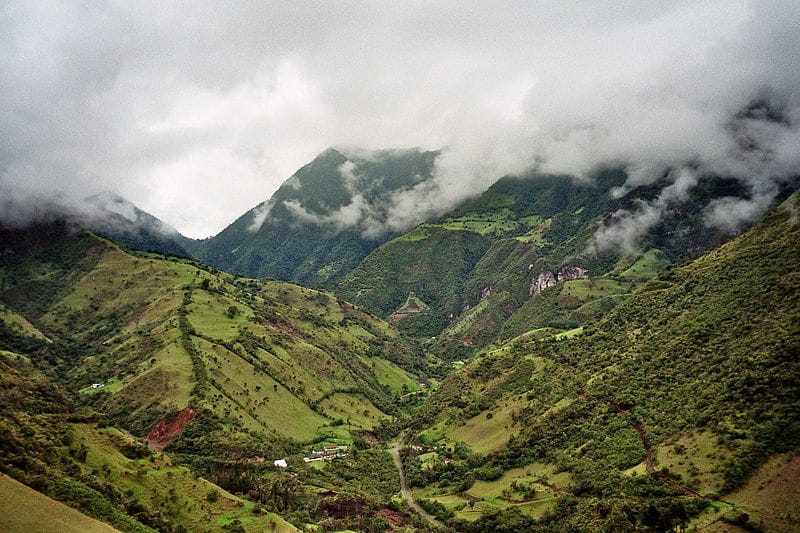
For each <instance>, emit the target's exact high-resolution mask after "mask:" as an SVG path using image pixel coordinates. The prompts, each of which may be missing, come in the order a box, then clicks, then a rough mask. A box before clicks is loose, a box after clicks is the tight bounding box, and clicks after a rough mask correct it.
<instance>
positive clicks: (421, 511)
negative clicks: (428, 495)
mask: <svg viewBox="0 0 800 533" xmlns="http://www.w3.org/2000/svg"><path fill="white" fill-rule="evenodd" d="M390 451H391V452H392V457H394V464H395V466H396V467H397V471H398V472H400V486H401V487H402V489H403V498H404V499H405V500H406V502H407V503H408V505H410V506H411V508H412V509H414V510H415V511H416V512H418V513H419V514H420V515H422V516H423V517H424V518H425V519H426V520H427V521H428V522H430V523H431V524H433V525H434V526H435V527H437V528H439V529H446V528H445V526H444V524H442V523H441V522H439V521H438V520H436V519H435V518H434V517H433V516H431V515H430V514H428V513H427V512H426V511H425V509H423V508H422V507H420V506H419V505H418V504H417V502H415V501H414V498H413V497H412V496H411V491H409V490H408V483H406V473H405V472H404V471H403V462H402V461H401V460H400V444H395V445H394V446H392V449H391V450H390Z"/></svg>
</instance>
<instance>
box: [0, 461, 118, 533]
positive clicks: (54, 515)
mask: <svg viewBox="0 0 800 533" xmlns="http://www.w3.org/2000/svg"><path fill="white" fill-rule="evenodd" d="M0 494H2V495H3V497H2V498H0V530H2V531H8V532H9V533H11V532H15V531H18V532H22V531H26V532H30V533H36V532H42V533H44V532H49V531H59V532H61V533H104V532H112V531H117V530H116V529H114V528H113V527H111V526H109V525H108V524H104V523H103V522H100V521H98V520H95V519H94V518H89V517H88V516H86V515H84V514H81V513H80V512H78V511H76V510H75V509H72V508H71V507H67V506H66V505H64V504H63V503H61V502H58V501H56V500H54V499H52V498H49V497H47V496H45V495H44V494H42V493H41V492H36V491H35V490H33V489H31V488H29V487H26V486H25V485H23V484H22V483H20V482H19V481H16V480H15V479H12V478H10V477H8V476H6V475H5V474H0Z"/></svg>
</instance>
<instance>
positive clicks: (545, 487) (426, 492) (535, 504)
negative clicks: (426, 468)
mask: <svg viewBox="0 0 800 533" xmlns="http://www.w3.org/2000/svg"><path fill="white" fill-rule="evenodd" d="M555 471H556V468H555V466H553V465H546V464H543V463H533V464H530V465H528V466H525V467H522V468H515V469H512V470H507V471H506V472H505V473H504V474H503V476H502V477H500V478H499V479H497V480H495V481H476V482H475V483H474V484H473V485H472V487H471V488H470V489H469V490H468V491H466V492H465V493H464V494H453V493H452V492H451V489H450V488H439V487H427V488H425V489H416V490H414V491H413V492H414V497H415V498H427V499H431V500H435V501H437V502H439V503H441V504H443V505H444V506H445V507H446V508H448V509H450V510H452V511H453V512H455V516H456V518H459V519H462V520H469V521H474V520H477V519H478V518H480V517H481V515H482V514H485V513H491V512H496V511H498V510H500V509H505V508H507V507H511V506H514V507H517V508H518V509H519V510H521V511H523V512H524V513H525V514H528V515H529V516H532V517H534V518H539V517H541V516H542V515H543V514H544V513H545V512H546V511H548V510H550V509H552V508H553V507H554V506H555V504H556V500H557V494H558V493H559V491H560V490H562V489H563V488H565V487H566V486H567V485H568V484H569V483H570V476H569V474H567V473H565V472H562V473H558V474H557V473H555Z"/></svg>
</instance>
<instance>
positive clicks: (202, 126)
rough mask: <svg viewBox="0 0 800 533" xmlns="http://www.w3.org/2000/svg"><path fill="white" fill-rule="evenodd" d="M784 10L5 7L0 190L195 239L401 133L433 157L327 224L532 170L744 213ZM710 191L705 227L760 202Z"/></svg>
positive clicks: (782, 73)
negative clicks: (102, 202) (129, 218)
mask: <svg viewBox="0 0 800 533" xmlns="http://www.w3.org/2000/svg"><path fill="white" fill-rule="evenodd" d="M798 23H800V4H798V3H797V2H793V1H789V0H787V1H770V2H766V1H759V0H752V1H747V0H742V1H737V2H729V1H722V0H691V1H690V0H686V1H677V2H649V1H643V2H636V3H634V4H632V5H631V4H626V5H624V6H623V5H620V4H619V3H615V2H603V1H600V2H592V3H581V4H580V5H573V4H571V3H550V2H548V3H540V2H529V1H520V2H512V3H510V4H504V5H503V7H501V8H499V7H498V6H494V5H488V4H486V5H476V6H471V8H470V9H464V8H463V6H462V5H461V4H460V3H456V2H448V1H445V2H441V3H436V4H434V5H427V4H426V5H422V4H419V5H417V4H409V3H398V4H396V5H395V4H391V3H381V4H364V3H361V2H350V1H344V2H337V3H336V5H333V4H330V5H328V4H324V3H323V4H320V3H319V2H303V1H298V2H292V3H291V4H286V5H285V6H278V5H273V4H268V3H265V4H259V3H236V4H231V5H227V4H226V5H224V6H223V5H221V4H219V3H217V2H210V1H209V2H206V1H204V0H198V1H197V2H194V3H193V5H192V9H191V10H187V9H185V6H180V5H173V4H163V3H156V2H148V1H144V2H115V1H112V2H103V3H77V2H75V3H64V2H47V1H44V2H25V1H15V0H11V1H9V2H5V3H4V4H3V6H2V7H1V8H0V50H3V52H2V54H0V86H2V87H3V91H2V94H0V139H2V140H1V141H0V161H2V168H0V185H13V187H3V188H2V189H0V190H2V191H3V192H4V193H5V191H10V192H12V193H13V194H15V199H16V200H17V201H19V202H21V201H34V200H32V199H33V198H42V197H44V198H48V199H54V200H57V199H60V198H61V197H62V196H65V195H66V196H74V198H75V199H78V200H80V199H82V198H85V197H87V196H90V195H92V194H95V193H97V192H100V191H103V190H110V191H113V192H115V193H117V194H120V195H121V196H123V197H125V198H127V199H129V200H131V201H132V202H134V203H135V204H136V205H139V206H140V207H142V208H143V209H145V210H146V211H148V212H151V213H153V214H155V215H156V216H158V217H159V218H161V219H163V220H165V221H166V222H168V223H170V224H172V225H173V226H176V227H178V228H179V229H180V230H182V231H183V232H184V233H186V234H189V235H190V236H195V237H203V236H208V235H210V234H212V233H216V232H218V231H219V230H220V229H222V228H223V227H224V226H225V225H226V224H228V223H229V222H230V221H232V220H234V219H235V218H236V217H237V216H239V215H240V214H241V213H243V212H245V211H247V210H248V209H250V208H252V207H253V206H254V205H257V204H259V202H263V201H265V200H267V199H268V198H269V197H270V195H271V194H272V193H273V192H274V191H275V190H277V188H278V187H279V186H280V184H281V183H282V181H283V180H284V179H285V178H286V177H287V176H290V175H291V174H292V173H293V172H294V171H295V170H297V169H298V168H299V167H300V166H302V165H303V164H305V163H307V162H308V161H310V160H311V159H312V158H313V157H314V156H315V155H316V154H317V153H319V152H321V151H322V150H324V149H325V148H327V147H330V146H342V145H345V146H356V147H359V148H364V149H367V150H377V149H383V148H390V147H408V146H419V147H420V148H422V149H424V150H436V149H442V155H441V157H440V158H439V161H437V171H436V175H435V176H434V178H433V180H431V181H429V182H426V183H420V184H417V186H415V187H413V188H411V189H409V190H406V191H399V192H397V194H396V195H395V196H394V197H393V198H392V200H391V202H388V203H387V204H386V205H383V204H381V205H369V206H366V205H364V202H363V201H362V200H364V199H363V198H362V199H359V198H358V197H354V198H353V201H352V202H351V204H350V206H348V209H344V210H343V211H342V212H341V213H338V215H339V218H338V219H337V220H339V225H343V224H347V223H349V222H350V221H352V220H354V219H355V218H358V216H360V217H361V219H362V220H368V219H370V217H373V219H374V220H375V221H377V223H378V224H382V225H383V226H382V227H384V228H386V229H387V230H390V231H396V230H402V229H405V228H408V227H410V226H412V225H414V224H415V223H418V222H419V221H422V220H425V219H427V218H430V217H432V216H437V215H440V214H442V213H444V212H446V211H447V210H449V209H451V208H452V207H454V206H455V205H457V204H458V203H459V202H462V201H464V200H465V199H467V198H469V197H472V196H475V195H476V194H479V193H480V192H482V191H483V190H485V189H486V188H487V187H488V186H489V185H491V183H492V182H494V181H495V180H496V179H498V178H499V177H501V176H503V175H505V174H519V173H521V172H523V171H525V170H527V169H530V168H533V169H537V170H539V171H541V172H546V173H556V174H572V175H575V176H578V177H587V176H590V175H591V174H592V173H593V171H594V170H595V169H597V168H598V167H608V166H619V167H625V168H626V169H628V172H629V176H630V177H629V183H628V186H629V187H633V186H636V185H641V184H647V183H653V182H655V181H656V180H658V179H660V178H661V177H663V175H664V174H665V173H666V172H668V171H669V170H670V169H676V168H684V167H686V166H694V168H697V169H698V171H699V172H701V173H707V174H714V175H719V176H725V177H732V178H736V179H739V180H741V181H743V182H744V183H746V184H747V186H748V187H750V189H751V190H752V191H754V192H753V194H752V195H751V200H755V203H757V204H758V205H759V206H760V205H762V203H759V202H762V197H763V198H768V197H769V194H770V192H769V191H772V190H774V189H772V188H770V186H768V185H769V184H770V183H771V184H777V185H779V184H780V183H782V181H785V180H787V179H790V178H791V177H792V176H797V175H798V174H800V150H797V146H798V145H800V136H799V135H798V124H800V87H798V84H797V81H796V80H797V79H798V76H800V40H798V39H797V26H798ZM365 43H369V44H368V45H365ZM761 191H764V192H761ZM365 198H366V197H365ZM37 201H38V200H37ZM764 201H765V202H766V200H764ZM751 203H753V202H751ZM767 203H768V202H767ZM373 204H375V202H373ZM726 206H727V207H733V206H732V205H730V206H728V204H723V203H719V204H715V205H713V206H710V207H709V214H708V222H709V224H716V225H724V224H728V223H729V225H730V227H732V228H733V227H737V226H739V225H740V222H737V221H738V220H746V219H747V218H748V217H751V216H757V213H758V209H756V208H755V207H756V206H755V205H753V206H752V207H753V208H752V209H751V208H748V207H747V206H746V205H739V206H737V207H735V208H732V209H728V211H730V213H731V214H730V219H729V220H727V222H725V220H726V219H725V218H724V213H725V211H726V209H727V208H726ZM655 208H656V209H657V206H656V207H655ZM373 211H374V212H373ZM267 212H268V209H267V207H266V204H263V205H262V208H261V209H260V210H259V213H260V217H265V216H266V214H265V213H267ZM357 215H358V216H357ZM5 216H6V217H10V216H17V215H16V214H15V213H12V212H11V211H8V210H7V211H6V215H5ZM331 223H334V224H335V223H336V222H335V221H331ZM257 225H258V224H255V225H254V227H255V226H257Z"/></svg>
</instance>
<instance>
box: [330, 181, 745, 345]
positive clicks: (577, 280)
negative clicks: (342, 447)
mask: <svg viewBox="0 0 800 533" xmlns="http://www.w3.org/2000/svg"><path fill="white" fill-rule="evenodd" d="M625 180H626V176H625V174H624V173H623V172H622V171H615V170H609V171H604V172H600V173H598V174H597V175H595V176H594V177H593V179H592V180H590V181H578V180H575V179H573V178H570V177H567V176H542V175H530V176H526V177H524V178H508V177H507V178H503V179H501V180H499V181H498V182H497V183H495V184H494V185H492V187H490V188H489V190H487V191H486V192H485V193H484V194H482V195H481V196H480V197H478V198H477V199H475V200H473V201H471V202H468V203H467V204H465V205H464V206H462V207H461V208H459V209H457V210H455V211H454V212H453V213H451V214H450V215H448V216H446V217H445V218H443V219H442V220H440V221H438V222H436V223H431V224H424V225H423V226H421V227H420V228H418V229H417V230H414V231H412V232H410V233H409V234H407V235H404V236H402V237H400V238H397V239H394V240H392V241H390V242H388V243H386V244H384V245H382V246H381V247H380V248H378V249H377V250H375V251H374V252H373V253H372V254H370V256H368V257H367V258H366V259H365V260H364V261H363V262H362V263H361V264H360V265H359V266H358V267H356V268H355V269H353V270H352V271H351V272H350V273H348V274H347V275H346V276H345V277H344V278H343V279H342V280H341V281H340V282H338V284H337V285H336V289H335V290H336V291H337V293H338V294H341V295H342V296H343V297H344V298H345V299H348V300H350V301H353V302H355V303H357V304H359V305H363V306H367V307H369V309H371V310H372V311H373V312H375V313H378V314H379V315H380V316H384V317H388V316H390V315H391V314H392V313H394V312H395V311H396V309H397V307H398V306H399V305H401V304H402V302H403V301H404V300H405V298H406V297H407V296H408V294H409V293H410V292H414V293H415V294H416V295H417V296H420V295H421V293H423V292H424V293H425V294H426V296H425V297H422V301H423V303H425V304H426V305H427V306H428V309H427V310H426V311H425V312H424V313H418V314H416V315H414V316H407V315H405V314H403V316H402V319H399V320H398V327H400V328H401V329H403V330H405V331H406V332H408V333H412V334H417V335H425V336H429V335H437V334H439V333H442V335H441V336H440V338H439V339H437V343H436V346H435V349H436V350H437V352H438V353H439V354H441V355H445V356H446V357H449V358H451V359H452V358H459V357H461V356H463V355H465V354H468V353H469V352H470V351H471V350H473V349H474V348H473V347H476V346H477V347H480V346H485V345H487V344H488V343H490V342H492V341H495V340H507V339H509V338H513V337H515V336H517V335H520V334H522V333H524V332H527V331H529V330H531V329H534V328H540V329H542V334H550V333H552V332H553V331H556V332H558V331H567V330H571V329H574V328H576V327H578V326H580V325H583V324H585V323H589V322H591V321H594V320H596V319H598V318H599V317H601V316H602V315H603V314H604V313H606V312H607V311H608V310H610V309H612V308H613V307H614V306H615V305H617V304H618V303H619V302H620V301H621V300H623V299H624V295H626V294H629V293H630V292H631V291H632V290H633V289H634V288H635V287H637V286H638V285H640V284H641V283H642V282H644V281H646V280H647V279H648V278H649V277H651V276H653V275H655V274H657V273H658V272H659V271H661V270H662V269H663V268H665V267H666V266H667V265H668V264H670V263H674V262H682V261H685V260H687V259H691V258H693V257H696V256H697V255H699V254H700V253H702V252H703V251H705V250H708V249H710V248H712V247H714V246H716V245H718V244H719V243H720V242H722V241H723V240H724V239H725V238H726V236H725V235H724V234H723V233H722V232H720V231H716V230H711V229H709V228H706V227H705V226H704V219H703V214H702V213H703V209H704V208H705V206H706V205H707V204H708V202H709V200H710V199H712V198H718V197H722V196H726V195H731V194H737V193H741V192H742V191H740V190H739V189H738V188H737V187H738V186H737V185H736V183H735V182H732V181H730V180H724V179H719V178H704V179H702V180H700V182H699V183H698V185H696V186H695V187H694V188H693V189H691V190H690V191H689V192H688V193H687V195H686V198H685V199H683V201H682V202H681V205H680V208H679V209H677V208H676V209H665V210H664V212H663V214H662V215H663V216H662V217H661V219H660V221H659V222H658V223H656V224H654V225H653V227H652V228H650V230H649V232H646V233H645V234H644V235H643V236H642V238H641V242H640V243H639V244H640V250H641V251H639V252H637V251H633V250H626V249H623V248H614V247H612V248H608V249H596V248H593V247H592V243H593V242H594V241H593V238H594V235H595V233H596V232H597V230H598V228H599V227H602V226H604V225H607V224H609V223H610V221H612V220H615V217H617V216H618V213H619V212H621V211H622V210H627V211H631V212H633V211H636V210H637V209H639V208H640V206H642V205H647V202H655V201H656V200H655V199H656V198H658V196H659V193H660V191H661V190H662V189H663V188H664V187H665V186H667V183H668V182H667V181H664V182H659V183H657V184H654V185H651V186H648V187H639V188H636V189H634V190H631V191H628V192H627V194H624V195H622V196H621V197H619V198H616V196H615V195H613V194H611V191H612V189H613V188H615V187H619V186H620V185H621V184H622V183H624V182H625ZM665 180H666V178H665ZM428 234H433V235H441V237H440V238H439V239H438V242H437V243H436V247H435V249H434V247H433V246H432V245H431V241H429V240H427V239H424V238H422V237H423V236H426V235H428ZM465 234H466V235H465ZM467 241H469V242H476V243H480V246H479V247H477V248H475V247H473V248H472V254H473V255H470V261H469V262H468V263H465V262H463V261H462V260H461V259H460V258H462V257H464V255H465V253H466V252H465V250H466V249H465V247H464V243H465V242H467ZM475 253H478V254H479V255H474V254H475ZM452 263H455V264H458V265H459V267H458V269H453V270H452V271H450V270H449V269H448V265H450V264H452ZM388 272H391V275H389V274H387V273H388ZM410 279H413V280H414V283H409V280H410ZM422 287H425V290H423V289H422ZM387 295H391V296H390V297H388V298H387Z"/></svg>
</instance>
